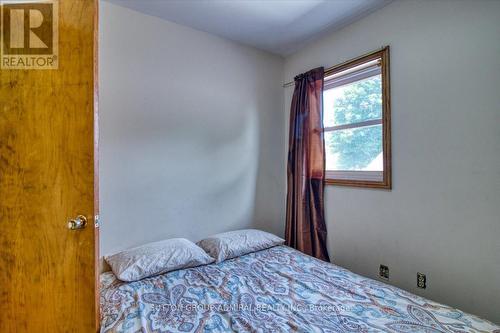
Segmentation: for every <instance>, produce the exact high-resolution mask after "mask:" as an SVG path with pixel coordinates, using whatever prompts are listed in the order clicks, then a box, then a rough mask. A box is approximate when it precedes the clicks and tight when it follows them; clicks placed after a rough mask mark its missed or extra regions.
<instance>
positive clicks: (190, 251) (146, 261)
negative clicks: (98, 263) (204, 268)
mask: <svg viewBox="0 0 500 333" xmlns="http://www.w3.org/2000/svg"><path fill="white" fill-rule="evenodd" d="M104 259H105V260H106V262H107V263H108V264H109V266H111V270H112V271H113V273H114V274H115V275H116V277H117V278H118V279H120V280H122V281H127V282H129V281H137V280H140V279H144V278H147V277H150V276H154V275H159V274H163V273H166V272H170V271H174V270H177V269H182V268H189V267H195V266H200V265H206V264H211V263H213V262H214V259H213V258H211V257H210V256H209V255H208V254H206V253H205V251H203V250H202V249H201V248H199V247H198V246H196V244H194V243H193V242H191V241H189V240H187V239H184V238H172V239H167V240H163V241H159V242H155V243H149V244H146V245H143V246H139V247H135V248H133V249H129V250H125V251H122V252H119V253H116V254H113V255H110V256H106V257H105V258H104Z"/></svg>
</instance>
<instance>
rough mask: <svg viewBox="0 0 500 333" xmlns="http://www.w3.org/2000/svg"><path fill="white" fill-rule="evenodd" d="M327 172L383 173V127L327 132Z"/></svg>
mask: <svg viewBox="0 0 500 333" xmlns="http://www.w3.org/2000/svg"><path fill="white" fill-rule="evenodd" d="M325 150H326V170H350V171H355V170H363V171H383V169H384V163H383V160H384V158H383V154H382V125H375V126H364V127H359V128H350V129H344V130H338V131H328V132H325Z"/></svg>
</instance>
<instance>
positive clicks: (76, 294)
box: [0, 0, 97, 333]
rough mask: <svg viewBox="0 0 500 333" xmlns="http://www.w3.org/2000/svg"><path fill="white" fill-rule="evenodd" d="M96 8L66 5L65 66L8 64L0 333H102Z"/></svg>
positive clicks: (1, 165) (76, 1)
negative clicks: (80, 226) (75, 226)
mask: <svg viewBox="0 0 500 333" xmlns="http://www.w3.org/2000/svg"><path fill="white" fill-rule="evenodd" d="M96 10H97V2H96V1H94V0H61V1H60V2H59V69H57V70H0V84H1V90H0V198H1V199H0V200H1V201H0V332H37V333H38V332H51V333H53V332H93V331H95V330H96V311H97V308H96V302H95V290H96V285H95V262H96V258H97V255H96V253H95V251H96V248H95V245H96V242H95V237H96V235H95V229H94V227H93V226H94V223H93V222H94V221H93V216H94V215H95V209H96V207H97V205H96V204H95V203H94V112H96V108H95V104H94V103H95V95H94V94H95V89H96V85H95V83H96V81H95V80H96V78H95V76H96V75H95V68H94V63H95V61H94V57H95V54H94V50H95V40H96V33H95V27H96ZM78 214H83V215H86V216H87V217H88V218H89V225H88V226H87V228H86V229H84V230H81V231H70V230H69V229H68V228H67V220H68V219H69V218H72V217H75V216H76V215H78Z"/></svg>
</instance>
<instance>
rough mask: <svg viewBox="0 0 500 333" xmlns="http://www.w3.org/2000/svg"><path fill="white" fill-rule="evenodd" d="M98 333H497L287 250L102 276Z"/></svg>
mask: <svg viewBox="0 0 500 333" xmlns="http://www.w3.org/2000/svg"><path fill="white" fill-rule="evenodd" d="M100 303H101V332H134V333H135V332H155V333H163V332H429V333H430V332H495V331H496V332H498V333H500V327H498V326H496V325H495V324H493V323H491V322H488V321H485V320H482V319H480V318H478V317H476V316H473V315H470V314H467V313H464V312H462V311H460V310H457V309H453V308H451V307H448V306H445V305H442V304H439V303H436V302H433V301H430V300H427V299H424V298H422V297H419V296H416V295H413V294H411V293H409V292H406V291H404V290H401V289H398V288H396V287H393V286H389V285H387V284H385V283H382V282H378V281H375V280H372V279H368V278H365V277H362V276H360V275H357V274H354V273H352V272H350V271H348V270H346V269H344V268H341V267H338V266H335V265H333V264H330V263H326V262H323V261H320V260H317V259H315V258H312V257H310V256H307V255H305V254H302V253H300V252H298V251H296V250H294V249H291V248H289V247H286V246H277V247H273V248H270V249H267V250H263V251H258V252H255V253H251V254H247V255H244V256H241V257H238V258H235V259H231V260H227V261H224V262H222V263H220V264H211V265H206V266H200V267H195V268H190V269H184V270H179V271H174V272H169V273H167V274H163V275H159V276H156V277H151V278H147V279H144V280H141V281H137V282H128V283H125V282H121V281H119V280H117V279H116V278H115V277H114V275H113V274H112V273H111V272H107V273H104V274H102V275H101V291H100Z"/></svg>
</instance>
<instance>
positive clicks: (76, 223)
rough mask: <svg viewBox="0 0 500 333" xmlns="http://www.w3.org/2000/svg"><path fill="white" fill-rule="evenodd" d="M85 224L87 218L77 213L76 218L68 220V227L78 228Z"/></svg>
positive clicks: (83, 226)
mask: <svg viewBox="0 0 500 333" xmlns="http://www.w3.org/2000/svg"><path fill="white" fill-rule="evenodd" d="M86 225H87V218H86V217H85V216H83V215H78V216H77V217H76V218H74V219H71V220H69V221H68V229H71V230H79V229H83V228H85V226H86Z"/></svg>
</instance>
